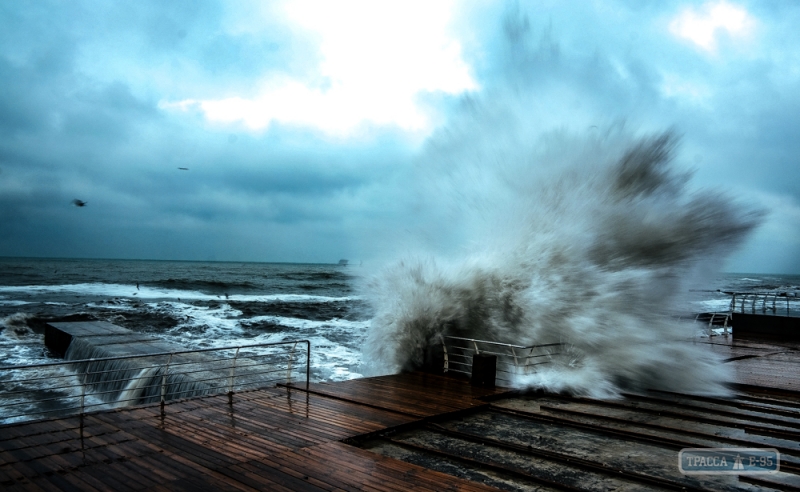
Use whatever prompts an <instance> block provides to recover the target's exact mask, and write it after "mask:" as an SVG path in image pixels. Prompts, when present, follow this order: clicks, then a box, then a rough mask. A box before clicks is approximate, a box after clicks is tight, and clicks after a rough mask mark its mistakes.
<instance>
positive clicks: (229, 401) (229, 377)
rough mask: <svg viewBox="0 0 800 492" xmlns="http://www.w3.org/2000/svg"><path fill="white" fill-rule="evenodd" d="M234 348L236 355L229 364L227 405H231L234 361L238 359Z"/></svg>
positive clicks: (234, 369)
mask: <svg viewBox="0 0 800 492" xmlns="http://www.w3.org/2000/svg"><path fill="white" fill-rule="evenodd" d="M240 348H241V347H236V353H235V354H234V355H233V362H232V363H231V373H230V375H229V376H228V405H233V378H234V374H235V372H236V359H237V358H238V357H239V349H240Z"/></svg>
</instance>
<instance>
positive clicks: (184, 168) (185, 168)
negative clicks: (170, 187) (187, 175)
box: [178, 167, 189, 171]
mask: <svg viewBox="0 0 800 492" xmlns="http://www.w3.org/2000/svg"><path fill="white" fill-rule="evenodd" d="M178 169H180V170H181V171H188V170H189V168H188V167H179V168H178Z"/></svg>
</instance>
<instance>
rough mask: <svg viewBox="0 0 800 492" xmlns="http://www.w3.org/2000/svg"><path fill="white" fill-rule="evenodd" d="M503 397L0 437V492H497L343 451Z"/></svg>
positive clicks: (281, 398)
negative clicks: (364, 439) (367, 438)
mask: <svg viewBox="0 0 800 492" xmlns="http://www.w3.org/2000/svg"><path fill="white" fill-rule="evenodd" d="M500 391H501V390H487V389H479V388H473V387H471V386H470V385H469V383H468V382H464V381H460V380H455V379H449V378H445V377H441V376H434V375H428V374H421V373H414V374H403V375H395V376H386V377H379V378H369V379H360V380H353V381H348V382H344V383H333V384H312V385H311V387H310V390H309V391H308V392H306V391H304V388H303V389H298V388H288V387H279V388H270V389H265V390H257V391H249V392H243V393H238V394H236V395H234V399H233V405H229V404H228V397H227V395H220V396H211V397H201V398H194V399H189V400H185V401H181V402H175V403H170V404H169V405H167V406H166V412H165V415H164V416H163V417H162V415H161V413H160V408H159V406H157V405H151V406H141V407H135V408H129V409H119V410H114V411H106V412H98V413H94V414H88V415H85V416H84V417H83V418H82V419H81V417H80V416H74V417H69V418H62V419H58V420H46V421H36V422H28V423H20V424H14V425H9V426H4V427H0V488H2V489H3V490H88V491H92V490H119V491H125V490H143V489H147V490H165V491H166V490H170V491H171V490H210V489H213V490H286V491H290V490H382V491H390V490H430V491H438V490H469V491H477V490H495V489H493V488H491V487H486V486H483V485H481V484H478V483H475V482H470V481H467V480H463V479H459V478H457V477H453V476H450V475H446V474H443V473H440V472H437V471H433V470H429V469H426V468H423V467H420V466H417V465H413V464H410V463H406V462H404V461H400V460H396V459H394V458H389V457H385V456H381V455H379V454H376V453H373V452H370V451H366V450H363V449H359V448H357V447H354V446H350V445H347V444H344V443H343V442H341V441H343V440H345V439H348V438H353V437H356V436H359V435H362V434H366V433H371V432H375V431H379V430H382V429H386V428H389V427H394V426H398V425H402V424H408V423H411V422H415V421H419V420H420V419H424V417H426V416H431V415H439V414H442V413H449V412H458V411H460V410H464V409H470V408H475V407H479V406H481V405H485V404H484V403H483V402H480V401H478V400H477V398H478V397H481V396H486V395H491V394H494V393H497V392H500Z"/></svg>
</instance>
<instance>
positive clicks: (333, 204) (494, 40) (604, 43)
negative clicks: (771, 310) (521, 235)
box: [0, 0, 800, 271]
mask: <svg viewBox="0 0 800 492" xmlns="http://www.w3.org/2000/svg"><path fill="white" fill-rule="evenodd" d="M684 7H685V6H672V5H666V4H662V3H659V2H648V3H642V2H612V3H607V2H604V3H585V2H575V3H565V4H557V5H546V4H544V3H525V2H520V3H519V4H518V6H516V7H515V6H514V4H511V6H510V7H509V5H506V4H505V3H496V4H495V3H487V4H482V5H479V6H474V7H473V8H471V9H466V8H459V9H458V10H459V13H458V15H459V17H458V22H457V23H456V27H455V29H456V31H458V34H460V35H462V36H461V39H462V41H463V43H464V44H463V46H464V47H463V56H464V59H465V60H466V61H467V62H468V63H470V64H471V65H472V67H473V68H474V73H475V77H476V79H477V80H478V82H479V84H480V86H481V88H482V90H481V92H479V93H476V94H469V95H466V96H464V97H463V98H458V97H452V96H443V95H441V94H438V93H435V92H434V93H429V94H421V95H420V99H425V100H426V101H428V102H429V103H430V105H431V107H434V108H437V109H438V110H440V111H441V112H442V113H443V117H442V118H441V120H442V121H443V122H447V121H450V124H459V123H458V122H459V121H462V120H464V119H463V118H459V116H458V115H459V114H460V113H461V112H468V111H470V104H472V103H474V102H475V101H485V100H486V99H488V98H509V100H511V98H512V95H513V97H520V96H519V94H525V95H524V96H522V97H521V100H522V104H524V105H525V110H526V111H530V112H532V113H535V114H536V115H537V116H538V117H537V118H533V120H535V121H536V122H537V123H536V125H538V126H539V127H540V128H538V130H541V132H547V131H552V130H554V129H556V130H564V131H571V132H576V133H580V132H592V131H603V130H604V129H607V128H608V127H610V126H613V125H617V124H621V123H620V122H625V124H627V125H630V126H632V127H635V128H641V129H642V130H643V131H650V130H663V129H665V128H674V129H675V131H676V132H678V133H679V134H681V135H683V140H682V142H683V144H682V146H681V149H680V151H679V152H678V157H677V159H678V160H679V162H680V163H682V164H683V165H684V166H685V167H686V168H688V169H693V170H694V172H695V176H696V182H697V184H698V186H701V187H703V186H704V187H707V188H711V189H714V190H724V191H727V192H729V193H731V194H734V195H736V196H739V197H741V198H742V199H755V200H761V201H762V202H763V204H764V205H765V206H770V207H772V206H773V205H774V206H775V207H774V209H773V212H772V215H770V219H769V220H770V221H771V222H770V223H769V224H772V225H769V224H768V227H766V228H765V229H764V231H766V232H764V233H763V235H762V236H757V237H756V238H755V239H754V242H753V243H752V244H751V245H750V246H749V249H748V252H746V253H743V256H741V257H740V259H739V260H737V261H738V263H737V265H748V264H751V265H760V266H757V267H754V268H755V269H761V270H766V269H772V270H774V271H779V270H793V271H800V258H798V255H797V254H796V251H797V248H798V247H800V216H796V215H795V214H797V213H798V212H797V211H798V210H800V208H798V207H799V206H798V204H799V203H800V184H798V183H800V166H798V165H797V164H798V161H797V159H798V157H797V156H798V155H800V118H798V117H797V114H800V80H799V78H800V76H798V75H797V74H798V73H800V72H798V68H797V67H798V66H800V60H798V57H797V55H796V52H797V50H796V47H797V46H798V43H800V41H799V40H798V35H797V31H796V28H795V26H796V25H797V24H798V23H800V9H798V8H796V7H794V6H793V5H791V4H769V5H756V4H744V7H745V8H746V9H747V10H748V11H749V12H750V13H751V14H752V15H753V16H754V18H756V19H757V21H758V23H759V24H758V26H760V27H758V29H756V31H754V32H755V34H754V35H753V40H752V42H751V44H750V45H746V44H745V45H740V44H736V40H735V39H733V38H730V39H728V38H726V37H725V36H724V35H722V36H721V37H719V41H718V45H719V46H718V49H717V51H716V52H715V53H710V52H706V51H704V50H703V49H701V48H698V47H697V46H696V45H694V44H693V43H692V42H691V41H688V40H686V39H681V38H678V37H677V36H675V35H674V34H673V33H672V32H670V28H669V25H670V22H671V19H673V18H675V17H676V16H678V15H679V14H680V13H681V12H682V9H683V8H684ZM689 7H691V8H695V9H696V10H698V11H702V5H694V6H691V5H690V6H689ZM279 9H280V3H266V4H262V3H260V2H238V3H235V4H232V3H229V2H215V1H204V2H195V1H186V2H166V3H164V2H160V1H155V0H153V1H141V2H121V3H120V2H116V3H109V2H104V1H75V2H68V3H64V2H4V3H2V4H0V85H1V86H2V87H3V90H2V91H0V216H2V220H0V255H46V256H106V257H109V256H111V257H134V258H178V259H180V258H183V259H212V258H213V259H220V260H223V259H256V260H281V261H292V260H294V261H337V260H338V259H339V258H341V257H352V256H351V255H361V254H365V255H367V254H369V249H370V248H379V247H380V245H378V244H377V240H376V238H378V237H382V238H383V239H384V241H385V242H387V243H388V242H393V241H394V242H398V243H399V242H401V240H402V237H403V235H405V234H406V231H407V230H408V229H409V228H413V227H414V226H415V225H416V224H417V223H419V222H425V221H427V220H429V215H428V214H429V213H430V212H429V211H428V210H425V209H424V208H420V205H419V203H417V202H415V198H414V194H415V193H416V192H417V188H418V185H417V184H416V183H415V181H417V180H419V179H420V173H419V169H418V168H414V167H413V166H412V165H411V162H412V161H414V157H413V155H414V153H415V152H416V151H417V150H418V143H417V142H416V141H412V139H410V138H409V137H408V136H407V135H404V134H403V133H401V132H399V131H398V130H397V129H395V128H391V127H386V128H377V127H376V128H369V129H368V130H367V131H365V135H366V136H355V137H342V138H339V137H336V138H334V137H330V136H329V135H323V134H321V133H320V132H319V131H317V130H316V129H314V128H306V127H302V126H299V125H298V126H294V127H293V126H289V125H287V124H281V125H279V124H275V125H273V126H271V127H269V128H267V129H264V130H260V131H252V130H250V129H248V128H246V127H245V126H243V125H242V124H240V123H236V124H228V123H214V122H210V121H208V120H207V119H205V117H204V114H203V113H202V112H201V111H200V110H199V109H197V108H196V107H193V109H192V108H190V109H188V110H186V111H183V110H177V109H175V107H174V106H169V104H173V103H175V102H177V101H185V100H195V101H199V100H204V99H209V100H220V99H225V98H229V97H240V98H244V99H247V98H253V97H256V96H257V95H258V94H259V91H261V90H262V88H263V86H264V84H265V81H270V80H273V79H272V77H277V78H281V77H283V78H290V79H291V80H294V81H302V82H303V83H304V84H306V86H308V87H326V84H329V83H330V81H329V80H327V79H326V78H325V77H324V76H323V75H322V74H321V71H320V68H319V67H320V62H321V61H322V60H323V57H322V54H321V50H320V46H319V39H317V38H316V37H315V35H314V33H309V32H305V31H302V30H299V29H297V28H295V27H292V26H290V25H288V24H287V23H286V20H285V19H281V18H280V16H279V15H278V10H279ZM411 27H413V26H409V29H411ZM409 32H411V30H410V31H409ZM471 101H472V102H471ZM448 112H449V113H452V114H449V115H448V114H447V113H448ZM496 117H497V119H498V121H502V119H503V118H505V117H508V115H503V114H498V115H497V116H496ZM454 122H455V123H454ZM445 128H446V127H445ZM499 130H500V129H499V128H486V129H485V136H486V138H490V137H492V136H497V137H498V138H499V137H500V136H501V135H500V131H499ZM493 132H495V133H493ZM501 145H502V139H499V140H498V147H500V146H501ZM451 159H452V161H453V162H454V163H456V161H457V160H458V155H457V153H455V154H453V155H452V156H451ZM179 167H185V168H188V169H189V170H188V171H181V170H179V169H178V168H179ZM753 197H755V198H753ZM76 198H77V199H81V200H84V201H86V202H87V206H86V207H82V208H78V207H74V206H72V205H71V201H72V200H73V199H76ZM415 207H416V208H415ZM779 223H780V224H782V228H777V226H776V225H775V224H779ZM770 227H771V228H770ZM770 243H771V244H770ZM767 250H768V251H769V252H768V253H767V252H766V251H767ZM736 268H738V269H742V268H744V267H742V266H736Z"/></svg>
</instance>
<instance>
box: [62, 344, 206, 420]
mask: <svg viewBox="0 0 800 492" xmlns="http://www.w3.org/2000/svg"><path fill="white" fill-rule="evenodd" d="M105 357H109V354H108V353H107V352H106V351H104V350H103V349H102V348H99V347H96V346H94V345H92V344H90V343H87V342H85V341H83V340H81V339H79V338H76V339H73V340H72V343H70V345H69V348H68V349H67V351H66V353H65V354H64V359H65V360H68V361H76V362H74V363H73V364H72V368H73V370H74V371H75V373H76V374H77V375H78V377H79V378H80V381H81V383H82V384H84V385H86V386H87V388H90V390H91V392H92V393H93V394H94V395H95V396H97V397H99V398H100V399H101V400H102V401H104V402H107V403H116V404H117V405H118V406H127V405H136V404H142V403H154V402H158V401H160V400H161V392H162V384H163V386H164V396H165V399H166V400H173V399H179V398H188V397H191V396H199V395H204V394H209V393H210V392H211V391H213V387H212V385H210V384H209V383H208V382H198V381H194V380H192V379H191V378H190V377H187V376H186V375H184V374H179V373H176V372H173V371H175V369H173V371H169V370H168V369H167V365H166V362H167V361H166V360H165V358H164V357H160V358H159V359H160V360H154V358H130V359H115V360H105V361H90V360H87V359H102V358H105ZM78 361H80V362H78ZM165 371H167V377H166V380H165V379H164V377H163V375H164V372H165Z"/></svg>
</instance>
